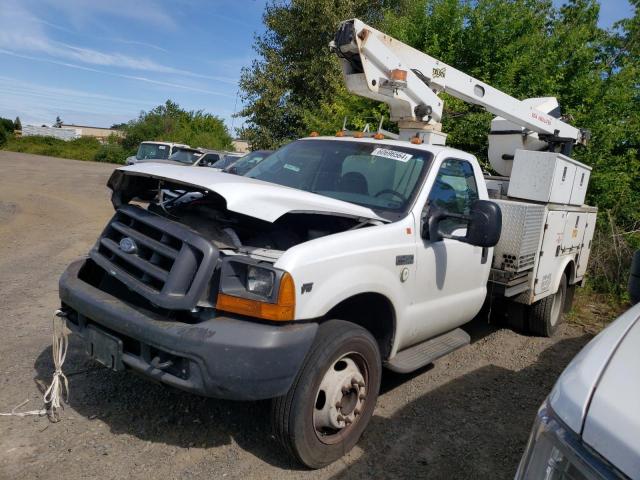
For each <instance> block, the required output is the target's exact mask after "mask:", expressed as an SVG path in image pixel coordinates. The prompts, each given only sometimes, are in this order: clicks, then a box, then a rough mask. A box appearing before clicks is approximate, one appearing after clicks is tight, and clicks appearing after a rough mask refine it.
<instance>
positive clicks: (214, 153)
mask: <svg viewBox="0 0 640 480" xmlns="http://www.w3.org/2000/svg"><path fill="white" fill-rule="evenodd" d="M202 151H203V153H202V156H201V157H200V159H199V161H198V165H199V166H201V167H212V166H213V165H214V164H215V163H216V162H218V161H219V160H220V159H221V158H223V157H224V156H225V152H220V151H218V150H206V149H202Z"/></svg>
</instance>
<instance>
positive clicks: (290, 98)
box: [239, 0, 384, 148]
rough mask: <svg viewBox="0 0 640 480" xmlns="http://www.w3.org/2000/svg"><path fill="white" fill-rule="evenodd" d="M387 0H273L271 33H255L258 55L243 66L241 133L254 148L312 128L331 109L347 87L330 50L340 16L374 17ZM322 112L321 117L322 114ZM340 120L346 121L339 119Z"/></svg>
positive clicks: (268, 14)
mask: <svg viewBox="0 0 640 480" xmlns="http://www.w3.org/2000/svg"><path fill="white" fill-rule="evenodd" d="M383 5H384V1H383V0H372V1H369V2H363V1H361V0H360V1H358V0H342V1H338V0H291V1H290V2H281V1H273V2H271V3H269V4H268V5H267V7H266V9H265V12H264V15H263V22H264V24H265V26H266V32H265V33H264V34H262V35H261V36H258V37H257V38H256V42H255V46H254V48H255V50H256V53H257V54H258V59H256V60H254V61H253V63H252V65H251V67H250V68H245V69H244V70H243V71H242V75H241V78H240V88H241V91H242V99H243V102H244V104H245V105H246V106H245V108H244V109H243V110H242V111H241V112H240V114H239V116H242V117H246V118H247V120H248V121H247V123H246V125H247V127H246V128H245V129H244V130H241V132H240V136H242V137H243V138H246V139H247V140H249V141H250V143H251V145H252V147H253V148H271V147H275V146H278V145H281V144H282V143H284V142H287V141H290V140H291V139H293V138H296V137H298V136H301V135H305V134H307V133H309V124H310V123H311V124H313V123H314V118H315V117H317V118H316V120H315V122H316V123H318V119H319V118H322V116H323V112H321V111H320V109H321V106H323V105H324V106H325V110H326V111H325V114H326V113H327V112H329V111H331V103H332V96H333V95H334V94H335V93H336V92H339V91H341V90H343V87H342V84H341V80H340V69H339V65H338V62H337V60H336V59H335V58H334V56H333V55H332V54H330V52H329V42H330V41H331V40H332V39H333V36H334V34H335V31H336V28H337V26H338V24H339V23H340V21H342V20H344V19H346V18H351V17H355V16H357V17H361V18H364V19H367V20H369V21H374V20H375V19H376V17H377V16H380V14H381V12H382V6H383ZM318 115H319V116H318ZM339 123H340V125H341V124H342V120H341V119H340V120H339Z"/></svg>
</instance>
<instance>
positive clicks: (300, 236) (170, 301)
mask: <svg viewBox="0 0 640 480" xmlns="http://www.w3.org/2000/svg"><path fill="white" fill-rule="evenodd" d="M332 49H333V51H334V52H336V54H337V55H338V56H339V57H340V58H341V60H342V66H343V73H344V79H345V83H346V85H347V88H348V89H349V90H351V91H352V92H353V93H355V94H358V95H361V96H365V97H368V98H373V99H376V100H380V101H384V102H386V103H387V104H388V105H389V107H390V111H391V119H392V120H394V121H397V122H398V127H399V131H400V133H399V135H390V134H389V132H383V131H381V130H379V131H378V132H376V133H375V134H374V135H371V134H370V133H368V135H371V136H370V137H369V138H365V134H366V133H367V132H358V133H357V135H356V134H354V135H353V136H350V135H348V134H347V132H346V131H344V130H343V131H340V132H338V134H336V136H335V137H319V136H318V135H317V133H316V134H313V135H310V138H306V139H301V140H298V141H295V142H292V143H290V144H288V145H285V146H284V147H282V148H281V149H279V150H278V151H276V152H275V153H273V154H272V155H270V156H269V157H268V158H266V159H265V160H264V162H261V163H260V164H259V165H257V166H256V167H255V168H253V169H251V170H250V171H249V172H247V174H246V175H247V176H246V177H242V176H236V175H231V174H227V173H223V172H216V171H213V170H210V169H190V168H184V167H180V166H173V165H160V164H148V165H142V164H139V165H133V166H130V167H126V168H121V169H118V170H116V171H115V172H114V173H113V175H112V176H111V178H110V179H109V183H108V186H109V187H110V188H111V189H112V191H113V195H112V203H113V205H114V208H115V209H116V213H115V215H114V216H113V218H112V219H111V220H110V222H109V223H108V224H107V226H106V228H105V230H104V231H103V232H102V234H101V235H100V237H99V239H98V241H97V242H96V245H95V246H94V247H93V248H92V249H91V251H90V252H89V256H88V258H86V259H84V260H81V261H78V262H75V263H74V264H72V265H70V266H69V268H68V269H67V271H66V272H65V273H64V274H63V276H62V278H61V280H60V298H61V300H62V311H63V312H64V314H65V315H66V316H67V320H68V321H67V325H68V326H69V327H70V328H71V329H72V330H74V331H75V332H76V333H78V334H79V335H81V336H83V338H84V339H85V341H86V342H87V343H88V344H90V346H89V348H88V351H89V352H91V353H90V354H91V355H93V356H94V357H95V358H96V359H97V360H98V361H100V362H102V363H104V364H105V365H107V366H109V367H111V368H113V369H115V370H122V369H127V368H129V369H134V370H137V371H138V372H141V373H143V374H144V375H147V376H149V377H152V378H154V379H156V380H158V381H161V382H164V383H166V384H168V385H172V386H175V387H178V388H182V389H184V390H187V391H190V392H194V393H198V394H201V395H207V396H213V397H222V398H232V399H245V400H255V399H265V398H273V399H274V403H273V405H274V408H273V410H272V418H273V425H274V427H275V434H276V436H277V438H279V439H280V440H281V441H282V443H283V445H284V446H285V448H287V449H288V451H289V452H290V453H292V454H293V455H294V456H295V457H296V458H297V459H298V460H300V461H301V462H302V463H304V464H305V465H307V466H309V467H313V468H319V467H322V466H325V465H327V464H328V463H331V462H332V461H334V460H336V459H337V458H339V457H340V456H342V455H343V454H344V453H345V452H347V451H349V449H351V448H352V447H353V445H354V444H355V443H356V442H357V440H358V438H359V437H360V435H361V434H362V431H363V430H364V428H365V427H366V425H367V422H368V421H369V419H370V418H371V416H372V415H373V409H374V406H375V399H376V398H377V394H378V390H379V387H380V377H381V368H382V365H385V366H386V367H387V368H389V369H391V370H394V371H396V372H410V371H414V370H416V369H418V368H420V367H422V366H424V365H427V364H429V363H431V362H433V361H435V360H436V359H438V358H440V357H442V356H443V355H446V354H448V353H450V352H451V351H453V350H455V349H457V348H460V347H462V346H464V345H466V344H468V343H469V342H470V337H469V335H468V334H467V333H466V332H465V331H464V330H462V329H461V328H459V327H460V326H462V325H463V324H465V323H467V322H469V321H470V320H472V319H473V318H474V317H475V316H476V315H477V314H478V313H479V312H480V311H481V309H482V307H483V304H484V303H485V302H486V301H487V300H489V301H492V300H494V299H495V298H496V297H497V300H498V301H499V302H500V303H505V304H507V305H508V308H510V309H512V310H513V311H515V310H516V309H520V311H522V312H523V316H522V323H521V325H522V327H523V329H525V330H527V331H528V332H530V333H534V334H539V335H546V336H550V335H553V333H554V332H555V331H556V329H557V327H558V324H559V322H560V320H561V314H562V311H563V310H564V309H566V308H567V307H568V306H569V305H570V299H571V296H572V292H573V286H574V285H576V284H578V283H580V282H581V281H582V279H583V277H584V274H585V270H586V265H587V262H588V257H589V252H590V245H591V239H592V236H593V229H594V226H595V215H596V209H595V208H592V207H587V206H583V205H582V203H583V201H584V198H585V194H586V189H587V185H588V180H589V171H590V169H589V168H588V167H587V166H585V165H582V164H580V163H578V162H576V161H574V160H572V159H570V158H569V157H567V156H566V155H562V154H561V153H559V152H562V153H564V154H567V153H569V150H570V149H571V147H572V146H573V144H574V143H584V142H585V141H586V137H587V136H586V135H585V132H582V131H580V130H579V129H577V128H575V127H573V126H571V125H568V124H566V123H565V122H564V121H562V120H561V119H560V118H557V117H556V116H554V115H555V113H556V112H555V110H557V109H556V108H555V107H556V106H557V102H556V101H555V100H554V99H549V98H544V99H529V100H526V101H519V100H517V99H515V98H513V97H510V96H509V95H506V94H504V93H503V92H500V91H498V90H496V89H494V88H492V87H490V86H489V85H486V84H484V83H482V82H480V81H479V80H476V79H474V78H472V77H470V76H468V75H466V74H464V73H462V72H460V71H458V70H456V69H454V68H452V67H450V66H447V65H445V64H442V63H440V62H439V61H437V60H435V59H433V58H432V57H429V56H428V55H426V54H424V53H422V52H418V51H417V50H414V49H412V48H411V47H409V46H407V45H404V44H402V43H401V42H398V41H397V40H395V39H392V38H390V37H388V36H386V35H384V34H383V33H381V32H378V31H377V30H375V29H372V28H371V27H368V26H367V25H365V24H364V23H362V22H360V21H359V20H351V21H346V22H343V23H342V24H341V26H340V29H339V31H338V33H337V34H336V39H335V41H334V42H332ZM439 92H447V93H450V94H452V95H454V96H457V97H459V98H462V99H464V100H466V101H469V102H472V103H475V104H478V105H481V106H483V107H484V108H486V109H487V110H489V111H491V112H493V113H495V114H496V115H500V116H501V117H502V118H501V119H500V120H498V121H496V122H495V124H494V127H495V129H496V130H495V131H494V132H492V135H491V136H492V137H493V142H492V145H493V146H492V147H491V148H490V152H491V157H490V161H491V162H492V165H494V169H495V170H496V171H497V172H498V173H499V174H501V175H505V174H510V176H511V178H510V179H509V178H506V177H485V175H484V173H483V171H482V169H481V166H480V163H479V162H478V160H477V159H476V158H475V157H474V156H473V155H470V154H469V153H466V152H462V151H459V150H456V149H453V148H448V147H445V146H444V143H445V138H446V135H445V134H443V133H442V132H441V128H440V127H441V125H440V124H439V123H438V122H439V120H440V115H441V112H442V106H443V103H442V100H441V99H440V98H439V97H438V93H439ZM512 125H516V127H517V128H518V129H519V130H515V131H514V130H512V129H513V128H514V127H513V126H512ZM389 136H392V137H393V138H394V139H389V138H385V137H389ZM397 138H400V139H402V141H400V140H397ZM514 146H515V147H521V148H516V149H514ZM540 148H545V150H546V151H545V152H540V151H533V150H540ZM527 149H529V150H527ZM247 177H250V178H247ZM490 193H491V195H490ZM130 202H134V203H133V204H131V203H130ZM494 247H495V248H494ZM494 251H495V254H494ZM489 284H491V288H490V289H489V288H488V285H489ZM489 290H491V296H488V292H489ZM514 306H515V307H514ZM513 317H514V318H515V315H513ZM514 326H517V325H515V324H514Z"/></svg>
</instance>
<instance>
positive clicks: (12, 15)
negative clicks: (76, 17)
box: [0, 0, 237, 85]
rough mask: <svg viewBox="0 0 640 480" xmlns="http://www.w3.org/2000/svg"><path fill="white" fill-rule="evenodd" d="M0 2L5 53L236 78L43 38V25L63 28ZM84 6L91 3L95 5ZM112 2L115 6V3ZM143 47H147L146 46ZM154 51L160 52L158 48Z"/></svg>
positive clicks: (14, 3) (13, 4)
mask: <svg viewBox="0 0 640 480" xmlns="http://www.w3.org/2000/svg"><path fill="white" fill-rule="evenodd" d="M4 1H5V3H4V6H1V7H0V48H2V49H4V50H5V51H7V52H12V53H15V54H19V53H31V54H33V53H40V54H45V55H47V56H50V57H55V58H58V59H62V60H68V61H72V62H80V63H84V64H88V65H96V66H101V67H113V68H120V69H129V70H140V71H145V72H153V73H163V74H172V75H181V76H186V77H194V78H202V79H207V80H214V81H216V82H221V83H227V84H230V85H235V84H236V83H237V78H230V77H223V76H210V75H203V74H199V73H197V72H191V71H188V70H184V69H180V68H176V67H172V66H168V65H164V64H161V63H158V62H156V61H154V60H151V59H149V58H146V57H133V56H130V55H125V54H122V53H119V52H102V51H99V50H95V49H91V48H85V47H80V46H76V45H71V44H68V43H63V42H59V41H56V40H54V39H52V38H50V37H49V35H47V32H46V31H45V30H44V28H43V25H47V26H52V27H53V28H56V29H61V28H64V27H61V26H59V25H55V24H51V23H49V22H46V21H43V20H41V19H40V18H38V17H37V16H35V15H33V14H32V13H31V12H30V11H29V10H27V9H26V8H24V6H23V4H22V3H18V2H17V1H15V0H4ZM73 3H74V2H68V1H67V2H61V3H60V5H61V6H64V7H69V5H70V4H73ZM88 3H91V4H93V3H99V2H88ZM88 3H87V4H88ZM106 3H109V2H106ZM115 3H116V4H117V3H119V2H115ZM109 5H111V4H109ZM139 7H140V6H139V5H136V8H129V10H136V9H137V8H139ZM92 8H94V7H92ZM105 8H106V7H105ZM109 8H111V7H109ZM85 14H86V13H85ZM130 43H141V42H130ZM146 45H147V46H149V44H146ZM153 47H155V46H153ZM155 48H156V49H160V47H155Z"/></svg>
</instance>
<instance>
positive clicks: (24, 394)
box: [0, 152, 591, 480]
mask: <svg viewBox="0 0 640 480" xmlns="http://www.w3.org/2000/svg"><path fill="white" fill-rule="evenodd" d="M112 170H113V166H112V165H105V164H97V163H89V162H78V161H73V160H61V159H55V158H48V157H38V156H32V155H25V154H15V153H8V152H0V308H1V309H2V312H3V314H2V316H0V330H1V332H2V337H1V338H2V340H0V411H5V412H6V411H9V410H10V409H11V408H12V407H14V406H15V405H17V404H18V403H20V402H22V401H23V400H25V399H30V402H29V404H28V405H27V406H26V407H25V408H28V409H32V408H40V405H41V400H40V399H41V389H42V385H45V384H47V383H48V382H49V381H50V378H51V372H52V362H51V347H50V344H51V336H50V331H51V317H52V312H53V311H54V309H55V308H56V307H57V306H58V299H57V281H58V277H59V275H60V273H61V272H62V271H63V269H64V268H65V266H66V265H67V264H68V263H69V262H70V261H71V260H72V259H74V258H76V257H78V256H81V255H83V254H85V253H86V252H87V251H88V249H89V247H90V246H91V244H92V243H93V242H94V241H95V239H96V237H97V235H98V233H99V232H100V230H101V229H102V227H103V225H104V224H105V222H106V221H107V219H108V218H109V217H110V215H111V213H112V209H111V204H110V202H109V200H108V198H109V197H108V191H107V189H106V187H105V183H106V180H107V178H108V176H109V173H110V172H111V171H112ZM586 315H587V316H588V315H589V312H588V309H586ZM468 330H469V331H470V333H471V334H472V338H473V339H474V342H473V343H472V345H470V346H469V347H466V348H464V349H462V350H460V351H458V352H455V353H453V354H452V355H450V356H448V357H446V358H444V359H442V360H439V361H438V362H436V364H435V365H434V366H432V367H429V368H425V369H423V370H421V371H419V372H417V373H415V374H412V375H405V376H401V375H394V374H391V373H388V372H387V373H385V376H384V377H383V393H382V394H381V396H380V399H379V402H378V407H377V409H376V411H375V414H374V418H373V420H372V423H371V425H370V426H369V428H368V430H367V431H366V432H365V435H364V437H363V438H362V440H361V441H360V443H359V444H358V446H357V447H356V448H355V449H354V450H353V451H352V452H351V453H350V454H349V455H348V456H346V457H345V458H344V459H343V460H341V461H338V462H336V463H335V464H333V465H331V466H329V467H327V468H325V469H323V470H320V471H316V472H310V471H305V470H301V469H300V468H299V467H297V466H296V465H293V464H291V463H290V462H289V460H288V459H287V458H286V457H285V456H284V455H283V454H282V452H281V450H280V449H279V447H278V445H277V444H276V442H275V441H274V439H273V438H272V437H271V435H270V431H269V424H268V402H259V403H234V402H228V401H220V400H212V399H203V398H199V397H195V396H192V395H188V394H186V393H182V392H179V391H176V390H171V389H169V388H164V387H162V386H159V385H156V384H153V383H150V382H148V381H146V380H144V379H142V378H139V377H136V376H134V375H132V374H128V373H114V372H111V371H108V370H106V369H104V368H101V367H99V366H96V365H94V364H92V363H90V362H88V361H87V360H86V359H85V356H84V355H83V352H82V346H81V345H80V344H79V342H78V341H77V340H76V339H72V340H71V346H70V352H69V355H68V358H67V361H66V363H65V368H64V370H65V372H66V373H67V375H68V377H69V381H70V389H71V397H70V403H69V405H68V406H67V408H66V410H65V411H64V412H63V420H62V421H61V422H59V423H56V424H53V423H50V422H49V421H48V420H47V419H46V418H35V417H30V418H15V417H0V477H2V478H60V476H62V475H64V476H65V477H66V478H67V479H70V480H73V479H79V478H106V479H109V478H151V477H153V478H222V477H226V478H243V479H253V478H260V479H267V478H278V479H280V478H309V479H311V478H313V479H316V478H338V479H341V478H427V477H428V478H432V479H439V478H443V479H444V478H446V479H449V478H492V479H500V478H504V479H507V478H513V474H514V472H515V469H516V466H517V463H518V461H519V458H520V455H521V454H522V450H523V448H524V446H525V442H526V439H527V436H528V432H529V429H530V427H531V423H532V421H533V418H534V415H535V412H536V409H537V407H538V405H539V404H540V402H541V401H542V400H543V399H544V397H545V396H546V394H547V393H548V392H549V390H550V388H551V386H552V385H553V383H554V381H555V379H556V378H557V376H558V375H559V373H560V372H561V371H562V369H563V368H564V367H565V366H566V364H567V363H568V362H569V360H570V359H571V358H572V357H573V356H574V355H575V354H576V353H577V352H578V350H580V348H581V347H582V346H583V345H584V344H585V343H586V342H587V341H588V340H589V339H590V338H591V335H590V334H588V333H585V330H584V329H583V328H582V327H578V326H575V325H565V326H563V327H562V330H561V332H560V334H559V335H558V336H557V338H554V339H552V340H550V339H541V338H531V337H526V336H523V335H519V334H516V333H513V332H511V331H509V330H504V329H497V328H495V327H491V326H488V325H487V324H486V321H484V320H483V319H479V320H478V321H475V322H473V323H472V324H471V325H469V326H468Z"/></svg>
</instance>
